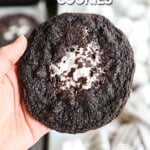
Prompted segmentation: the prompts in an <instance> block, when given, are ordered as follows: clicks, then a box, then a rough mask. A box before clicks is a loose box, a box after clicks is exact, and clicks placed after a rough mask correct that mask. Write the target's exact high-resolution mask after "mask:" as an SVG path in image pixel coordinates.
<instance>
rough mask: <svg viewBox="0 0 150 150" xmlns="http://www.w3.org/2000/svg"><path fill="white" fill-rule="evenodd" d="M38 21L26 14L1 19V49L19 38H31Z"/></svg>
mask: <svg viewBox="0 0 150 150" xmlns="http://www.w3.org/2000/svg"><path fill="white" fill-rule="evenodd" d="M38 24H39V23H38V21H37V20H36V19H35V18H33V17H30V16H27V15H24V14H14V15H8V16H4V17H2V18H1V19H0V47H1V46H4V45H7V44H9V43H10V42H12V41H14V40H15V39H16V38H17V37H18V36H20V35H25V36H26V37H28V36H29V34H30V33H31V31H32V30H33V28H34V27H36V26H37V25H38Z"/></svg>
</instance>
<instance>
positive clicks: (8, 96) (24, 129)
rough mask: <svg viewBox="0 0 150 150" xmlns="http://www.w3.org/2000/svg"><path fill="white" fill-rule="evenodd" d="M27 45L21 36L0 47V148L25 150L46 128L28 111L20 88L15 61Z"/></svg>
mask: <svg viewBox="0 0 150 150" xmlns="http://www.w3.org/2000/svg"><path fill="white" fill-rule="evenodd" d="M26 46H27V40H26V38H25V37H24V36H21V37H19V38H18V39H17V40H16V41H15V42H14V43H12V44H9V45H7V46H5V47H2V48H0V150H1V149H2V150H11V149H13V150H27V149H28V148H30V147H31V146H32V145H33V144H34V143H36V142H37V141H38V140H39V139H40V138H41V137H42V136H43V135H44V134H46V133H48V132H49V129H48V128H47V127H45V126H44V125H42V124H41V123H39V122H38V121H36V120H35V119H34V118H33V117H32V116H31V115H30V114H29V113H28V111H27V110H26V107H25V105H24V103H23V97H22V96H21V92H20V89H19V83H18V76H17V65H16V63H17V61H18V60H19V58H20V57H21V56H22V55H23V53H24V52H25V49H26Z"/></svg>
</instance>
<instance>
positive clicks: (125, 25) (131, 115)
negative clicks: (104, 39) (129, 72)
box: [0, 0, 150, 150]
mask: <svg viewBox="0 0 150 150" xmlns="http://www.w3.org/2000/svg"><path fill="white" fill-rule="evenodd" d="M60 1H61V2H62V1H64V2H65V0H60ZM76 1H78V2H80V0H74V2H75V3H74V4H72V5H68V3H67V2H69V0H66V3H65V4H63V5H59V4H58V3H57V1H56V0H47V1H46V0H45V1H44V0H0V46H3V45H6V44H8V43H9V42H11V41H13V40H14V39H15V38H17V36H19V35H22V34H24V35H26V36H27V37H28V36H29V35H30V33H31V31H32V29H33V28H34V27H36V26H38V24H40V23H42V22H44V21H46V20H47V19H48V18H49V17H50V16H53V15H56V14H61V13H63V12H80V13H95V14H101V15H104V16H106V17H107V18H109V19H110V20H111V22H113V23H114V24H115V25H116V26H117V27H118V28H120V29H121V30H122V31H123V32H124V33H125V34H126V35H127V37H128V39H129V41H130V43H131V45H132V47H133V50H134V54H135V62H136V71H135V76H134V83H133V89H132V94H131V96H130V98H129V100H128V102H127V105H126V107H125V108H124V111H123V112H122V113H121V115H120V116H119V118H117V119H116V120H114V121H113V122H111V123H110V124H108V125H106V126H104V127H102V128H100V129H97V130H95V131H90V132H87V133H84V134H76V135H70V134H62V133H58V132H55V131H51V132H50V134H48V135H46V136H45V137H43V138H42V139H41V140H40V141H39V142H38V143H37V144H35V145H34V146H33V147H32V148H31V150H150V0H134V1H133V0H132V1H131V0H113V1H112V4H111V5H92V4H88V5H85V4H82V5H78V4H77V3H76ZM81 1H82V2H83V0H81ZM95 1H96V0H95ZM95 1H94V0H91V1H90V2H95ZM99 1H100V0H99ZM104 1H105V2H106V1H108V0H104Z"/></svg>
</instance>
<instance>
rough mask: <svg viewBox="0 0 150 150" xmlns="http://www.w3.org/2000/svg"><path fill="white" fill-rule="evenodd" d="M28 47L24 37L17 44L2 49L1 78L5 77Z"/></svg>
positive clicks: (0, 54) (0, 55)
mask: <svg viewBox="0 0 150 150" xmlns="http://www.w3.org/2000/svg"><path fill="white" fill-rule="evenodd" d="M26 46H27V40H26V38H25V37H24V36H21V37H19V38H18V39H17V40H16V41H15V42H13V43H12V44H9V45H7V46H5V47H2V48H0V77H2V76H3V75H5V74H6V73H7V72H8V71H9V69H10V68H11V66H12V65H14V64H15V63H16V62H17V61H18V60H19V58H20V57H21V56H22V55H23V53H24V51H25V49H26Z"/></svg>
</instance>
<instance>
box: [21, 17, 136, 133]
mask: <svg viewBox="0 0 150 150" xmlns="http://www.w3.org/2000/svg"><path fill="white" fill-rule="evenodd" d="M18 67H19V68H18V70H19V71H18V73H19V80H20V85H21V88H22V91H23V97H24V102H25V105H26V106H27V108H28V110H29V112H30V114H32V115H33V116H34V117H35V119H37V120H39V121H40V122H41V123H43V124H44V125H46V126H47V127H49V128H51V129H54V130H57V131H59V132H67V133H81V132H85V131H88V130H92V129H96V128H99V127H101V126H103V125H105V124H107V123H109V122H110V121H112V120H113V119H115V118H116V117H117V116H118V115H119V114H120V112H121V111H122V109H123V106H124V105H125V103H126V101H127V99H128V97H129V94H130V91H131V86H132V79H133V74H134V68H135V64H134V59H133V51H132V48H131V46H130V44H129V42H128V40H127V38H126V37H125V35H124V34H123V33H122V32H121V31H120V30H119V29H117V28H116V27H115V26H114V25H113V24H112V23H111V22H110V21H109V20H108V19H106V18H105V17H103V16H100V15H94V14H62V15H59V16H55V17H52V18H50V19H49V20H48V21H47V22H45V23H44V24H41V25H40V26H39V27H38V28H36V29H34V31H33V32H32V34H31V36H30V38H29V40H28V47H27V50H26V52H25V54H24V55H23V57H22V58H21V59H20V61H19V64H18Z"/></svg>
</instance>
